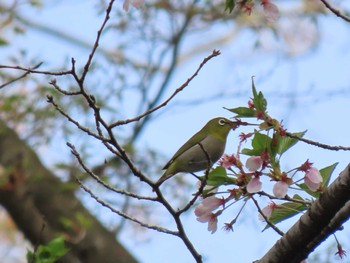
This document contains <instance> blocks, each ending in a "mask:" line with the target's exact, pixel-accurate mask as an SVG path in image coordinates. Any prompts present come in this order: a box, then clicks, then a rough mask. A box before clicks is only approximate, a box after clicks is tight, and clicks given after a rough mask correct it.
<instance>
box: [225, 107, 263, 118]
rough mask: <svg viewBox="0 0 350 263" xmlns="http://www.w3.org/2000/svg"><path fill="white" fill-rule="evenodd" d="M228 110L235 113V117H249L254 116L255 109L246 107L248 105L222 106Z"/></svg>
mask: <svg viewBox="0 0 350 263" xmlns="http://www.w3.org/2000/svg"><path fill="white" fill-rule="evenodd" d="M224 109H226V110H228V111H231V112H233V113H236V114H237V115H236V116H234V117H236V118H251V117H256V111H255V110H254V109H251V108H248V107H237V108H233V109H228V108H224Z"/></svg>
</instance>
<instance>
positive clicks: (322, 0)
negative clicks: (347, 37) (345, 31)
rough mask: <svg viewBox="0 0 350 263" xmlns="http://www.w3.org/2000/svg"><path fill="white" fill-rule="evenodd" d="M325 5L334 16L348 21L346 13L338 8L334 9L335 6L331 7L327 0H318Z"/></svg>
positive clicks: (349, 19) (349, 18) (349, 20)
mask: <svg viewBox="0 0 350 263" xmlns="http://www.w3.org/2000/svg"><path fill="white" fill-rule="evenodd" d="M320 1H321V2H322V3H323V4H324V5H325V7H327V8H328V9H329V10H330V11H331V12H332V13H333V14H335V15H336V16H338V17H340V18H342V19H343V20H345V21H347V22H350V17H349V16H347V15H344V14H342V12H341V11H340V10H339V9H336V8H335V7H333V6H332V5H331V4H330V3H328V1H326V0H320Z"/></svg>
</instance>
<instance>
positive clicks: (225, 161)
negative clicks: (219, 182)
mask: <svg viewBox="0 0 350 263" xmlns="http://www.w3.org/2000/svg"><path fill="white" fill-rule="evenodd" d="M235 163H236V157H235V156H233V155H230V154H227V153H225V154H224V155H223V156H222V157H221V160H220V162H219V164H220V165H221V166H222V167H224V168H226V169H228V168H230V167H231V166H232V165H234V164H235Z"/></svg>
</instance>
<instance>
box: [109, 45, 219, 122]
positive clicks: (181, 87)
mask: <svg viewBox="0 0 350 263" xmlns="http://www.w3.org/2000/svg"><path fill="white" fill-rule="evenodd" d="M220 54H221V53H220V51H219V50H213V52H212V53H211V54H210V55H209V56H207V57H206V58H204V59H203V61H202V63H201V64H200V65H199V67H198V68H197V70H196V71H195V73H194V74H193V75H192V76H191V77H189V78H188V79H187V80H186V82H185V83H183V84H182V85H181V86H180V87H179V88H177V89H176V90H175V91H174V93H173V94H172V95H171V96H170V97H169V98H168V99H166V100H165V101H164V102H163V103H161V104H159V105H158V106H156V107H154V108H152V109H150V110H148V111H146V112H144V113H142V114H141V115H139V116H136V117H134V118H131V119H126V120H122V121H117V122H115V123H112V124H110V125H109V127H110V128H114V127H116V126H119V125H125V124H128V123H131V122H135V121H138V120H140V119H142V118H144V117H146V116H147V115H149V114H151V113H152V112H155V111H156V110H158V109H160V108H162V107H164V106H166V105H167V104H168V103H169V101H171V100H172V99H173V98H174V97H175V96H176V95H177V94H178V93H179V92H181V91H183V90H184V89H185V88H186V87H187V86H188V84H189V83H190V82H191V81H192V80H193V79H194V78H195V77H196V76H197V75H198V73H199V71H200V70H201V69H202V67H203V66H204V65H205V64H206V63H207V62H208V61H209V60H211V59H212V58H214V57H216V56H218V55H220Z"/></svg>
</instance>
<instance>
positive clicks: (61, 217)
mask: <svg viewBox="0 0 350 263" xmlns="http://www.w3.org/2000/svg"><path fill="white" fill-rule="evenodd" d="M0 204H1V205H3V206H4V207H5V208H6V209H7V211H8V212H9V214H10V215H11V217H12V218H13V220H14V221H15V222H16V224H17V226H18V228H19V229H20V230H21V231H22V232H23V233H24V235H25V236H26V238H27V239H28V240H29V241H30V242H31V243H32V244H33V245H36V244H46V243H48V242H49V241H51V240H52V239H53V238H55V237H57V236H58V235H64V237H65V240H66V241H67V242H66V243H67V246H69V247H70V248H71V251H70V252H69V254H68V255H66V256H65V257H64V258H63V259H62V260H61V261H60V262H65V263H80V262H83V263H90V262H91V263H96V262H99V263H112V262H113V263H134V262H137V261H136V259H135V258H134V257H133V256H132V255H131V254H130V253H129V252H128V251H127V250H126V249H125V248H124V247H123V246H122V245H121V244H120V243H119V242H118V241H117V240H116V238H115V236H114V235H113V233H111V232H109V231H108V230H107V229H105V228H104V227H103V226H102V225H101V224H100V222H99V221H98V220H97V219H96V218H94V217H93V216H92V215H91V214H90V213H89V212H88V211H87V210H86V208H85V207H84V206H83V205H82V204H81V202H80V200H79V199H77V198H76V196H75V194H74V189H72V187H69V186H68V185H67V184H66V183H63V182H62V181H61V180H59V179H58V178H57V177H56V176H55V175H54V174H53V173H52V172H50V171H49V170H48V169H46V168H45V167H44V166H43V165H42V163H41V162H40V160H39V158H38V156H37V155H36V154H35V152H34V151H33V150H32V149H30V148H29V147H28V146H27V145H26V144H25V143H24V142H23V141H22V140H20V139H19V137H18V136H17V134H16V133H15V132H14V131H13V130H11V129H9V128H8V127H7V126H6V125H5V124H4V123H3V122H1V121H0ZM43 224H45V227H44V229H43V230H42V227H43Z"/></svg>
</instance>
